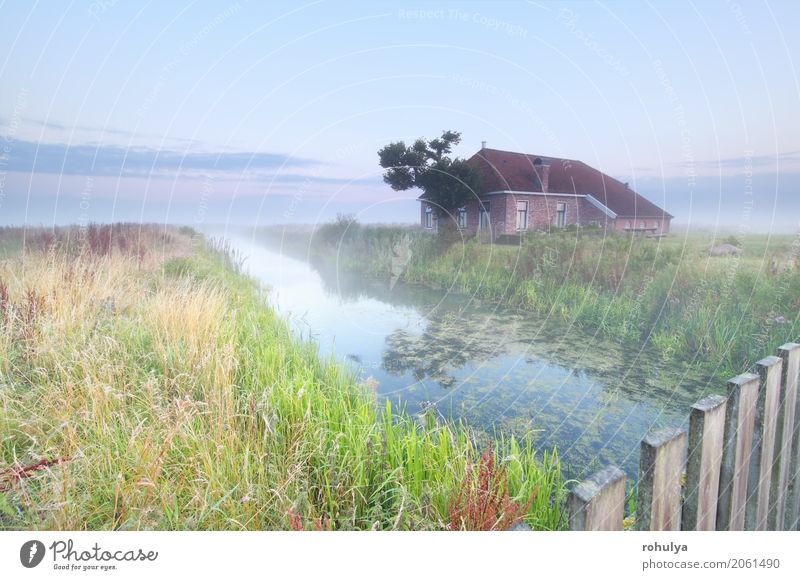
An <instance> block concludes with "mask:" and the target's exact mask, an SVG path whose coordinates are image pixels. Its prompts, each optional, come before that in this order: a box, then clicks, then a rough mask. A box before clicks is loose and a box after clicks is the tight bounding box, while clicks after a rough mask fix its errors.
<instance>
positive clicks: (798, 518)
mask: <svg viewBox="0 0 800 580" xmlns="http://www.w3.org/2000/svg"><path fill="white" fill-rule="evenodd" d="M778 353H779V355H780V357H781V358H782V359H783V384H784V392H785V393H786V408H787V411H788V409H789V408H790V407H791V406H792V405H791V401H794V416H793V417H791V420H790V419H788V418H786V419H785V425H786V426H785V427H784V428H785V429H787V437H791V446H790V449H789V450H788V451H787V452H786V457H788V458H789V459H788V461H787V462H786V464H787V474H786V487H785V489H786V508H785V515H784V520H783V522H784V523H783V529H784V530H797V529H800V384H798V383H799V382H800V378H799V377H798V374H800V344H797V343H794V342H790V343H787V344H784V345H783V346H782V347H780V348H779V349H778ZM792 393H794V394H793V395H792ZM787 414H788V413H787ZM790 424H793V426H792V427H789V425H790ZM789 434H791V435H789Z"/></svg>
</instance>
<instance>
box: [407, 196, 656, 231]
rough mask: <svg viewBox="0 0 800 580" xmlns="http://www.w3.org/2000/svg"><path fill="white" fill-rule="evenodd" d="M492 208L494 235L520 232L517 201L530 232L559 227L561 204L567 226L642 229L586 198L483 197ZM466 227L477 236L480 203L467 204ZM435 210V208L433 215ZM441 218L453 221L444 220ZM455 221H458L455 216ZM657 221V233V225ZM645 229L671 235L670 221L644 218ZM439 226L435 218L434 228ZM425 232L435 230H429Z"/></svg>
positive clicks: (422, 216) (422, 209)
mask: <svg viewBox="0 0 800 580" xmlns="http://www.w3.org/2000/svg"><path fill="white" fill-rule="evenodd" d="M483 199H484V200H486V201H488V202H489V204H490V206H491V208H490V209H491V212H490V213H491V224H492V236H493V237H494V238H497V236H500V235H503V234H516V233H518V232H517V201H527V202H528V230H535V229H549V228H554V227H556V212H557V207H558V204H559V203H563V204H565V209H566V225H573V224H578V225H580V226H583V227H585V226H590V225H599V226H601V227H610V228H614V229H616V230H619V231H625V230H626V228H625V225H626V222H628V221H630V222H631V226H632V227H633V228H634V229H638V228H639V221H641V220H634V219H633V218H624V217H623V218H617V219H611V218H609V217H608V216H607V215H606V214H605V213H603V211H601V210H600V209H599V208H598V207H596V206H595V205H593V204H592V203H591V202H589V201H588V200H587V199H586V198H583V197H571V196H561V195H548V196H543V195H524V194H520V195H514V194H504V195H491V196H486V197H484V198H483ZM426 205H427V204H426V203H425V202H422V203H420V225H421V226H422V228H423V229H424V228H425V207H426ZM466 207H467V227H466V229H465V230H464V235H465V236H474V235H476V234H477V233H478V230H479V225H480V203H479V201H478V200H477V199H474V200H472V201H470V202H468V203H467V205H466ZM435 211H436V208H434V212H435ZM440 219H450V218H445V217H442V218H440ZM452 219H455V216H453V218H452ZM655 222H658V226H659V227H658V230H656V229H655V227H654V223H655ZM645 223H646V229H647V230H648V231H650V232H652V231H657V233H664V234H666V233H669V219H656V218H645ZM435 225H436V221H435V217H434V226H435ZM426 231H435V227H434V230H426Z"/></svg>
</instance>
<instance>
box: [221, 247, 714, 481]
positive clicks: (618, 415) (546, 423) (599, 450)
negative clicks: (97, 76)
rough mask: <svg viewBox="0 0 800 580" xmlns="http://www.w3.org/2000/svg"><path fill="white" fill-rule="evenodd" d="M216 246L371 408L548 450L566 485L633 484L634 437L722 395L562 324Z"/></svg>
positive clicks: (266, 250) (261, 251) (655, 360)
mask: <svg viewBox="0 0 800 580" xmlns="http://www.w3.org/2000/svg"><path fill="white" fill-rule="evenodd" d="M226 237H227V238H228V239H229V241H230V242H231V243H232V245H233V247H234V248H235V249H236V250H237V251H238V252H239V253H240V255H241V256H243V257H244V258H245V268H246V270H247V272H248V273H249V274H250V275H251V276H253V277H255V278H256V279H258V280H259V281H261V282H262V283H264V284H265V285H267V286H268V287H269V288H270V289H271V290H270V293H269V296H270V298H269V300H270V302H271V304H272V305H273V306H274V307H275V308H276V309H277V310H278V311H279V312H280V313H281V315H283V316H284V317H286V319H287V320H288V321H289V322H290V324H291V326H292V328H293V329H294V331H295V332H296V334H297V335H298V336H300V337H302V338H303V339H310V340H314V341H315V342H316V343H317V344H318V345H319V351H320V356H322V357H333V358H334V359H336V360H338V361H340V362H341V363H342V364H346V365H349V366H350V367H351V368H352V369H353V370H354V372H356V373H357V374H358V376H359V378H360V380H362V381H364V383H365V386H366V388H373V389H375V390H376V391H377V393H378V396H379V397H380V398H381V399H383V400H385V399H389V400H391V401H392V403H393V404H396V405H400V406H403V407H404V408H405V410H406V411H407V412H408V413H410V414H416V413H419V412H421V411H422V410H423V409H428V410H429V412H437V413H439V414H440V415H441V416H442V417H443V418H446V419H452V420H462V421H464V422H466V423H467V424H468V425H470V426H471V427H473V428H475V429H477V430H480V431H483V432H486V433H489V434H499V433H501V432H502V433H506V434H511V433H513V434H517V435H532V436H533V437H534V441H535V444H536V446H537V448H539V449H550V448H552V447H553V446H555V447H556V448H557V449H558V454H559V457H560V458H561V460H562V466H563V469H564V471H565V474H566V475H567V476H568V477H576V478H578V477H582V476H584V475H586V474H587V473H589V472H591V471H594V470H596V469H598V468H600V467H602V466H605V465H608V464H614V465H617V466H619V467H621V468H622V469H623V470H625V471H626V472H627V473H628V475H629V476H630V477H631V478H633V479H636V477H637V471H638V461H639V443H640V441H641V439H642V437H643V436H644V435H645V434H646V433H647V431H648V430H649V429H654V428H659V427H665V426H675V425H679V426H686V425H687V423H688V414H689V409H690V406H691V405H692V403H694V402H695V401H697V400H698V399H700V398H701V397H703V396H706V395H708V394H711V393H714V392H716V393H720V392H722V387H723V386H724V385H721V384H717V383H713V384H712V383H710V382H709V381H708V380H707V379H705V380H704V379H697V378H692V377H691V375H693V374H697V373H698V371H697V369H692V368H691V367H688V370H687V367H678V368H676V366H675V365H674V363H673V364H671V365H666V364H665V363H664V362H663V361H662V360H661V359H660V358H659V357H658V356H657V355H655V354H653V353H650V352H649V351H647V350H640V349H636V348H631V347H629V346H621V345H619V344H615V343H614V342H610V341H608V340H604V339H602V338H600V337H599V336H597V334H596V333H594V332H587V331H585V330H581V329H578V328H574V327H570V326H568V325H566V324H564V323H554V322H550V321H547V320H545V319H544V318H542V317H539V316H536V315H532V314H530V313H525V312H520V311H517V310H513V309H509V308H505V307H499V306H496V305H490V304H480V303H478V302H476V301H474V300H471V299H470V298H469V297H465V296H463V295H459V294H448V293H446V292H442V291H434V290H431V289H428V288H424V287H420V286H412V285H407V284H403V283H398V284H395V285H394V286H391V285H390V284H389V283H388V282H387V281H383V280H372V279H364V278H359V277H354V276H352V275H348V274H347V273H345V272H341V271H337V270H336V268H335V267H333V266H332V265H331V266H332V267H330V268H324V270H325V272H323V271H321V270H319V269H315V268H313V267H312V266H311V265H310V264H309V263H307V262H305V261H302V260H298V259H295V258H292V257H289V256H286V255H282V254H281V253H279V252H278V251H277V250H276V249H275V248H273V247H271V246H268V245H267V244H266V243H261V242H258V241H254V240H253V239H252V238H250V237H247V236H241V237H238V236H235V235H233V236H232V235H230V233H227V234H226Z"/></svg>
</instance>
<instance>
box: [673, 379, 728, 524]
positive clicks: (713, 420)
mask: <svg viewBox="0 0 800 580" xmlns="http://www.w3.org/2000/svg"><path fill="white" fill-rule="evenodd" d="M726 406H727V399H725V397H721V396H719V395H711V396H710V397H706V398H705V399H702V400H700V401H698V402H697V403H695V404H694V405H692V412H691V415H690V416H689V450H688V453H687V461H686V489H685V493H684V495H685V499H684V501H683V512H682V516H681V529H683V530H702V531H710V530H714V529H715V528H716V523H717V494H718V493H719V473H720V469H721V467H722V446H723V441H724V439H723V437H724V435H725V408H726Z"/></svg>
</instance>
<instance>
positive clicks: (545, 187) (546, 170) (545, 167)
mask: <svg viewBox="0 0 800 580" xmlns="http://www.w3.org/2000/svg"><path fill="white" fill-rule="evenodd" d="M541 170H542V174H541V175H540V176H539V179H540V180H541V182H542V192H543V193H547V192H548V191H549V190H550V163H549V162H545V163H542V166H541Z"/></svg>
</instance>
